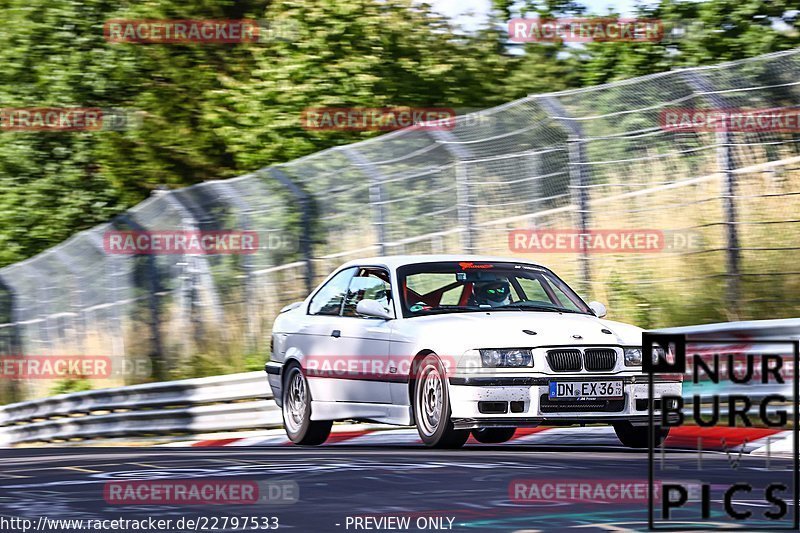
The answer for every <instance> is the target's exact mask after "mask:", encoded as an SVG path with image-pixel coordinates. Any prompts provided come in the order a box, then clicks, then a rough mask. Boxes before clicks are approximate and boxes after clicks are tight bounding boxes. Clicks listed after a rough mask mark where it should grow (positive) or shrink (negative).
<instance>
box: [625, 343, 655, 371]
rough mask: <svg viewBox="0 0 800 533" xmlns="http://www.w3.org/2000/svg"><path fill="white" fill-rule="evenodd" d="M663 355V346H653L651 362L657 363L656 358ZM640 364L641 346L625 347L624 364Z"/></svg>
mask: <svg viewBox="0 0 800 533" xmlns="http://www.w3.org/2000/svg"><path fill="white" fill-rule="evenodd" d="M662 357H665V354H664V348H662V347H661V346H653V364H655V363H658V360H659V359H660V358H662ZM641 365H642V349H641V348H625V366H641Z"/></svg>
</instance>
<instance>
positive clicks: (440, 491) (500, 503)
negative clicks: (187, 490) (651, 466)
mask: <svg viewBox="0 0 800 533" xmlns="http://www.w3.org/2000/svg"><path fill="white" fill-rule="evenodd" d="M0 456H2V461H0V464H1V465H2V466H0V525H2V524H4V527H0V531H3V532H5V531H9V532H11V531H22V529H19V528H16V529H15V528H13V527H10V526H9V522H3V519H9V518H12V517H26V518H29V519H31V520H32V521H33V523H34V524H35V525H34V528H35V527H37V526H36V524H37V521H38V520H39V519H40V517H42V516H45V517H47V518H49V519H81V518H82V519H98V518H100V519H109V520H111V519H115V518H127V519H134V518H135V519H143V518H147V517H153V518H158V519H167V518H170V519H172V520H178V519H180V518H184V519H186V518H189V517H206V518H208V517H217V518H218V520H219V519H222V518H224V517H226V516H227V517H233V516H239V517H241V516H254V517H277V518H278V523H279V528H278V530H279V531H280V530H286V531H302V532H306V531H308V532H317V531H319V532H327V531H332V532H338V531H437V529H435V522H436V521H435V520H434V526H432V525H427V526H425V527H423V528H418V527H417V520H418V519H419V518H420V517H421V518H422V519H423V521H424V519H427V518H434V519H435V518H437V517H441V519H442V522H441V523H442V525H443V526H444V527H447V526H448V523H447V518H448V517H449V518H452V519H453V522H452V526H450V528H449V529H444V530H449V531H464V532H476V531H517V532H532V531H576V532H584V531H622V530H637V531H645V530H647V516H648V506H647V502H646V501H638V500H636V501H631V500H625V501H620V500H616V501H608V500H606V501H603V500H597V499H590V500H588V501H559V500H557V499H543V500H538V501H526V502H519V501H514V500H513V499H512V498H511V493H510V492H509V487H510V486H511V485H512V483H514V481H515V480H520V479H524V480H528V481H531V480H534V481H536V483H539V484H544V483H548V482H551V483H552V482H567V481H576V480H577V481H581V482H585V481H590V482H596V483H598V484H603V483H608V482H609V481H613V480H622V481H628V482H631V481H635V482H639V483H641V482H644V483H646V482H647V479H648V477H647V475H648V472H647V465H648V455H647V452H646V451H642V450H630V449H626V448H622V447H619V446H576V445H574V444H570V445H563V446H558V445H546V446H542V445H538V446H537V445H524V444H521V445H505V446H486V445H482V446H467V447H465V448H464V449H461V450H452V451H440V450H428V449H425V448H421V447H419V446H413V445H397V446H380V447H376V446H356V445H354V446H348V445H344V444H340V445H337V446H323V447H317V448H301V447H294V446H283V447H255V448H253V447H249V448H248V447H238V448H237V447H227V448H167V447H150V448H121V447H120V448H26V449H10V450H2V451H0ZM737 459H740V461H739V463H738V464H737V465H736V466H737V467H736V468H733V467H732V464H734V463H735V462H736V461H737ZM665 460H666V461H668V464H669V466H670V467H672V468H681V469H682V470H680V471H672V472H671V473H670V475H672V476H677V478H674V479H683V480H686V479H689V480H697V479H700V478H702V481H704V482H709V483H711V484H712V486H713V488H712V503H711V512H712V516H711V519H710V520H708V521H700V520H695V519H699V518H700V516H699V507H698V504H697V503H696V502H694V503H692V499H693V497H690V503H689V504H687V505H693V507H692V509H691V510H687V511H686V512H685V513H684V514H683V516H678V517H676V516H673V521H672V522H670V523H669V524H670V526H671V527H673V528H676V527H677V528H681V529H686V528H688V527H690V525H694V526H695V527H696V526H697V525H701V526H702V527H703V529H705V530H713V529H717V528H718V527H719V526H722V525H725V526H729V527H736V528H738V529H739V530H746V531H750V530H752V528H753V527H754V525H755V524H754V523H753V522H738V523H737V522H733V521H732V520H731V519H730V518H728V517H727V516H726V515H725V514H724V511H723V507H722V504H721V503H720V494H721V492H720V491H721V490H722V488H724V487H726V486H728V485H730V484H731V483H733V482H736V481H743V480H746V481H748V482H750V483H751V484H752V485H754V486H756V487H758V486H759V485H764V484H766V483H768V482H771V481H775V480H778V479H783V480H788V481H787V483H788V484H789V486H791V484H792V464H791V461H790V460H787V459H778V458H772V459H771V461H770V464H769V465H767V464H766V463H765V459H764V458H763V457H759V458H757V457H755V456H748V455H746V454H745V455H742V456H741V457H739V456H737V455H736V454H728V453H722V452H718V451H716V452H705V453H704V454H703V462H702V468H703V470H702V473H700V472H698V471H697V453H696V452H693V451H690V450H685V451H678V450H670V451H669V452H666V456H665ZM659 468H660V467H659ZM657 474H658V473H657ZM698 474H699V475H698ZM159 479H160V480H168V481H170V480H186V479H192V480H217V481H220V480H221V481H231V480H240V481H241V480H256V481H270V482H276V483H277V482H288V483H292V484H296V486H297V487H298V489H299V499H298V501H295V502H294V503H278V504H275V503H267V504H248V505H202V506H198V505H186V504H177V505H176V504H164V503H161V504H150V505H142V504H136V505H119V504H109V503H108V502H107V501H106V498H105V497H104V487H106V484H107V483H109V482H116V481H123V480H124V481H132V480H159ZM786 499H787V501H788V502H789V514H788V515H787V518H785V519H783V520H782V521H779V522H774V523H770V525H772V526H774V527H776V528H777V527H778V526H779V525H780V526H785V525H787V520H790V519H791V517H793V515H792V512H793V511H792V509H793V507H792V502H793V499H792V496H791V489H790V492H789V494H788V495H787V498H786ZM763 500H764V499H763V497H762V496H761V494H760V493H759V492H757V491H754V492H753V493H752V495H751V496H750V497H747V496H743V497H739V498H737V499H736V503H737V505H742V506H746V508H749V509H752V510H753V511H754V512H755V513H756V514H757V515H758V516H760V515H761V513H763V512H764V510H768V509H770V508H773V509H774V506H771V505H770V504H768V503H765V502H764V501H763ZM656 513H657V517H658V516H660V510H656ZM348 517H349V520H350V523H348ZM354 517H373V518H375V519H378V518H381V517H401V518H402V517H409V519H410V522H409V523H410V527H409V528H407V529H390V528H388V527H383V528H382V527H380V526H379V525H378V522H371V523H370V524H369V525H370V528H369V529H365V528H363V527H362V528H356V527H355V523H354V522H352V520H354ZM677 519H684V521H683V522H677V521H675V520H677ZM715 523H716V524H717V525H715ZM788 524H789V525H791V522H790V521H789V522H788ZM205 525H206V529H205V530H206V531H243V530H253V529H242V527H239V528H234V527H230V525H231V524H229V525H228V527H222V525H221V523H219V522H218V523H217V524H216V526H217V527H216V528H212V527H211V526H212V525H213V524H212V523H210V522H206V524H205ZM383 525H384V526H385V525H387V523H386V522H384V523H383ZM43 528H44V529H43ZM34 530H35V529H34ZM38 530H39V531H43V530H44V531H53V532H58V531H68V529H56V528H55V527H54V526H53V524H52V523H51V525H50V526H49V527H47V526H39V529H38ZM127 530H131V529H123V528H120V527H117V528H113V529H112V528H109V529H105V530H104V531H127ZM186 530H192V531H194V530H195V529H188V528H184V529H178V528H175V527H174V526H173V527H172V528H170V529H166V531H186ZM438 530H442V529H438ZM262 531H263V530H262Z"/></svg>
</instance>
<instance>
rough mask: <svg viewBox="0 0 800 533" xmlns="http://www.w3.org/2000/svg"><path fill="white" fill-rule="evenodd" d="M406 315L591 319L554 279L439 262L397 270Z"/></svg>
mask: <svg viewBox="0 0 800 533" xmlns="http://www.w3.org/2000/svg"><path fill="white" fill-rule="evenodd" d="M398 276H399V281H400V287H401V289H402V290H401V291H400V294H401V299H402V305H403V316H405V317H414V316H420V315H426V314H440V313H458V312H469V311H484V310H492V311H541V312H562V313H584V314H591V311H590V310H589V307H588V306H587V305H586V304H585V303H584V302H583V300H581V298H580V297H579V296H578V295H577V294H575V292H574V291H573V290H572V289H570V288H569V286H568V285H567V284H566V283H564V282H563V281H561V280H560V279H559V278H558V277H557V276H556V275H555V274H553V273H552V272H550V271H549V270H547V269H546V268H542V267H539V266H534V265H527V264H520V263H505V262H477V263H476V262H465V261H462V262H449V261H448V262H439V263H420V264H415V265H406V266H404V267H401V268H399V269H398Z"/></svg>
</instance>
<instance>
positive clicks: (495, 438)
mask: <svg viewBox="0 0 800 533" xmlns="http://www.w3.org/2000/svg"><path fill="white" fill-rule="evenodd" d="M516 430H517V428H478V429H473V430H472V436H473V437H475V440H476V441H478V442H482V443H483V444H500V443H501V442H506V441H507V440H509V439H510V438H511V437H513V436H514V432H515V431H516Z"/></svg>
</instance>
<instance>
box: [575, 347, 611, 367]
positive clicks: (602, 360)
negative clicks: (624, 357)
mask: <svg viewBox="0 0 800 533" xmlns="http://www.w3.org/2000/svg"><path fill="white" fill-rule="evenodd" d="M583 362H584V365H585V366H586V370H590V371H592V372H598V371H603V370H611V369H612V368H614V367H615V366H616V364H617V352H615V351H614V350H612V349H610V348H590V349H587V350H584V352H583Z"/></svg>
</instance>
